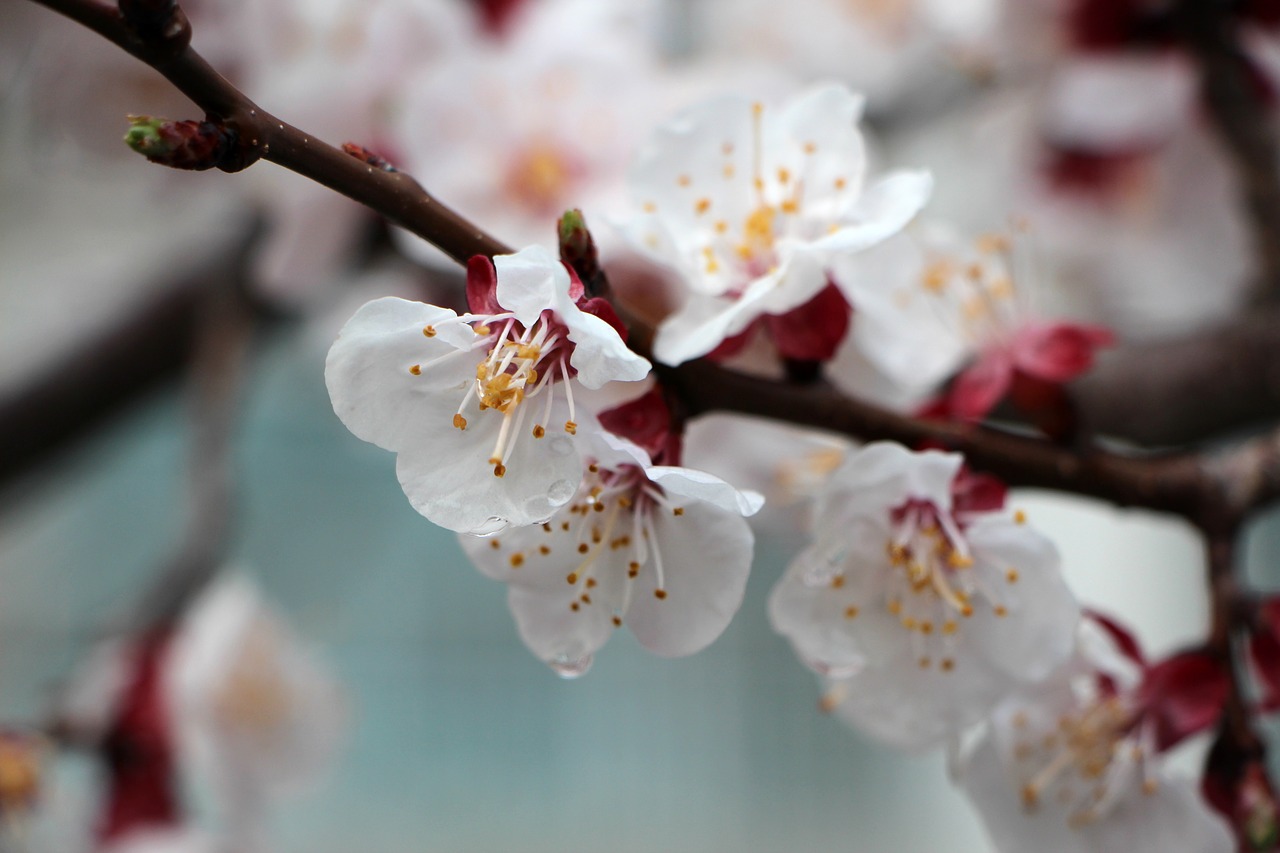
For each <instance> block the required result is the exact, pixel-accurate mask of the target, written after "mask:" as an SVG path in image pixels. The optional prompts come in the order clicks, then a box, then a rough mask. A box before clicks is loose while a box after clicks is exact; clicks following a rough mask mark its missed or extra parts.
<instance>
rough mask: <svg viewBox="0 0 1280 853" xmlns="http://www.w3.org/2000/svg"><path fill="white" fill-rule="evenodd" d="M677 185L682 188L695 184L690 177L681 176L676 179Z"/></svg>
mask: <svg viewBox="0 0 1280 853" xmlns="http://www.w3.org/2000/svg"><path fill="white" fill-rule="evenodd" d="M676 183H677V184H679V185H680V186H682V187H687V186H689V184H691V183H693V178H691V177H689V176H688V175H681V176H680V177H678V178H676Z"/></svg>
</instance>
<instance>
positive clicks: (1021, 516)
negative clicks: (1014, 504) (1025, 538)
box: [1013, 510, 1027, 524]
mask: <svg viewBox="0 0 1280 853" xmlns="http://www.w3.org/2000/svg"><path fill="white" fill-rule="evenodd" d="M1013 521H1014V523H1015V524H1026V523H1027V514H1026V513H1025V512H1023V511H1022V510H1018V511H1017V512H1015V513H1014V514H1013Z"/></svg>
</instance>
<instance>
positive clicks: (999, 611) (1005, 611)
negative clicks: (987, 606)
mask: <svg viewBox="0 0 1280 853" xmlns="http://www.w3.org/2000/svg"><path fill="white" fill-rule="evenodd" d="M991 612H992V613H994V614H995V615H996V616H1000V617H1004V616H1008V615H1009V608H1007V607H1005V606H1004V605H1003V604H997V605H996V606H995V607H993V608H991Z"/></svg>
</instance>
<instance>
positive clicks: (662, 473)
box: [645, 465, 764, 516]
mask: <svg viewBox="0 0 1280 853" xmlns="http://www.w3.org/2000/svg"><path fill="white" fill-rule="evenodd" d="M645 476H647V477H648V478H649V479H650V480H651V481H653V482H654V483H656V484H657V485H659V486H661V487H662V489H663V491H665V492H666V493H667V494H668V495H678V496H680V497H685V498H691V499H693V500H697V501H703V502H705V503H709V504H711V505H712V506H716V507H719V508H720V509H722V510H725V511H726V512H736V513H737V514H738V515H741V516H749V515H755V514H756V513H757V512H759V511H760V507H762V506H764V496H763V495H760V494H757V493H756V492H740V491H738V490H737V489H736V488H734V487H733V486H731V485H730V484H728V483H726V482H725V481H724V480H721V479H720V478H719V477H716V476H715V475H713V474H708V473H706V472H705V471H698V470H695V469H693V468H679V467H675V466H671V465H655V466H652V467H650V468H646V469H645Z"/></svg>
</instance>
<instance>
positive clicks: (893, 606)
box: [885, 598, 902, 616]
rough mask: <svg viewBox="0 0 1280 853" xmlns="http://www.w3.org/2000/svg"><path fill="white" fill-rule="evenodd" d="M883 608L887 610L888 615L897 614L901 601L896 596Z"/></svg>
mask: <svg viewBox="0 0 1280 853" xmlns="http://www.w3.org/2000/svg"><path fill="white" fill-rule="evenodd" d="M885 609H886V610H888V611H889V613H890V615H893V616H897V615H898V614H899V613H901V612H902V602H901V601H899V600H898V599H896V598H894V599H891V600H890V601H889V603H888V604H886V605H885Z"/></svg>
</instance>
